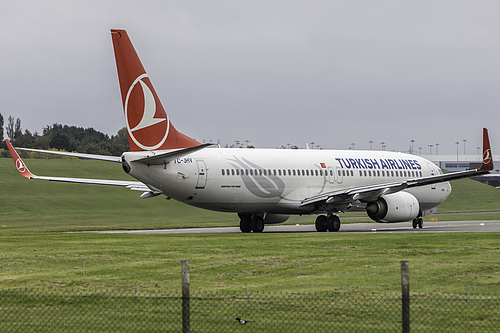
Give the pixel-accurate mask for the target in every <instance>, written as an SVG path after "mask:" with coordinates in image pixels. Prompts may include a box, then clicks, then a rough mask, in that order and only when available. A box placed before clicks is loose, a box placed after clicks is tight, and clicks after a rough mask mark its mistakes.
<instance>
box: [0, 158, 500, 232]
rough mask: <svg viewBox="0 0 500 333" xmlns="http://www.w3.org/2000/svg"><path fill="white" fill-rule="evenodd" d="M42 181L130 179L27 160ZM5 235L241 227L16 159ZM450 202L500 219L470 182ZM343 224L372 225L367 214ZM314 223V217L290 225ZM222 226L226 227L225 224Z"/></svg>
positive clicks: (2, 164) (99, 168) (490, 196)
mask: <svg viewBox="0 0 500 333" xmlns="http://www.w3.org/2000/svg"><path fill="white" fill-rule="evenodd" d="M26 163H27V164H28V167H29V168H30V170H31V171H32V172H34V173H35V174H39V175H58V176H67V177H83V178H102V179H127V178H128V177H129V176H128V175H126V174H125V173H124V172H123V170H122V169H121V166H120V165H119V164H118V163H109V162H101V161H90V160H76V159H70V160H68V159H59V160H45V159H27V160H26ZM0 174H1V177H0V221H1V222H0V223H1V224H0V228H1V229H0V230H2V231H3V232H7V231H20V230H24V231H29V232H32V231H78V230H103V229H146V228H148V229H158V228H186V227H204V226H236V225H238V223H237V216H236V215H235V214H230V213H219V212H211V211H207V210H202V209H198V208H195V207H191V206H188V205H185V204H181V203H179V202H176V201H173V200H169V201H167V200H165V199H164V197H163V196H159V197H155V198H150V199H139V195H140V192H137V191H130V190H127V189H124V188H119V187H109V186H99V185H82V184H67V183H56V182H47V181H36V180H31V181H29V180H26V179H25V178H24V177H22V176H21V175H19V174H18V172H17V170H16V169H15V167H14V163H13V161H12V160H11V159H7V158H0ZM452 185H453V191H452V194H451V195H450V197H449V198H448V199H447V200H446V201H445V202H444V203H443V204H441V205H440V206H439V207H438V212H439V213H441V212H442V213H449V212H464V211H476V212H480V211H497V213H492V214H482V215H477V216H474V215H466V216H456V217H455V216H439V219H440V220H449V219H476V220H477V219H499V218H500V214H499V213H498V211H499V210H500V191H499V190H498V189H495V188H493V187H491V186H488V185H484V184H481V183H478V182H475V181H472V180H469V179H464V180H458V181H454V182H453V184H452ZM346 215H358V216H359V215H363V216H362V217H360V218H358V219H354V220H351V219H346V220H344V221H343V222H344V223H350V222H360V221H361V222H369V221H371V220H370V219H368V218H367V217H366V215H365V214H362V213H355V214H346ZM295 221H300V222H301V223H312V222H313V221H314V216H308V217H302V218H296V219H293V220H292V222H291V223H295ZM221 222H222V223H221Z"/></svg>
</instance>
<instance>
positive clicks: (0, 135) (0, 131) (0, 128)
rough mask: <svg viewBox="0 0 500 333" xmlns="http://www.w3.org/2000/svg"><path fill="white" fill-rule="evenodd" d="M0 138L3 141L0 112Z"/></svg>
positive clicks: (0, 115)
mask: <svg viewBox="0 0 500 333" xmlns="http://www.w3.org/2000/svg"><path fill="white" fill-rule="evenodd" d="M0 140H2V142H3V116H2V114H1V113H0Z"/></svg>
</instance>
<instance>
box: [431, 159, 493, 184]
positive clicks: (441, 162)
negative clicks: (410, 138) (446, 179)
mask: <svg viewBox="0 0 500 333" xmlns="http://www.w3.org/2000/svg"><path fill="white" fill-rule="evenodd" d="M422 157H424V158H426V159H428V160H430V161H432V162H433V163H435V164H436V165H437V166H439V167H440V168H441V169H444V170H447V171H450V172H452V171H462V170H467V169H479V168H480V167H481V164H482V162H481V159H482V156H481V155H477V154H476V155H458V161H457V155H422ZM499 169H500V155H494V156H493V171H491V174H489V175H484V176H478V177H471V178H472V179H474V180H476V181H478V182H481V183H484V184H487V185H491V186H494V187H499V186H500V170H499Z"/></svg>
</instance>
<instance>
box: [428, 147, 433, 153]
mask: <svg viewBox="0 0 500 333" xmlns="http://www.w3.org/2000/svg"><path fill="white" fill-rule="evenodd" d="M428 146H429V155H432V147H434V145H428Z"/></svg>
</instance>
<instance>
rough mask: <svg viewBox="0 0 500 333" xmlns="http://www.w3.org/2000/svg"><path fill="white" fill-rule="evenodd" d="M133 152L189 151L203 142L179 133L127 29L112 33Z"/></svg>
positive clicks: (114, 30) (113, 30)
mask: <svg viewBox="0 0 500 333" xmlns="http://www.w3.org/2000/svg"><path fill="white" fill-rule="evenodd" d="M111 37H112V39H113V47H114V49H115V58H116V68H117V70H118V79H119V81H120V90H121V94H122V101H123V110H124V112H125V121H126V122H127V131H128V138H129V143H130V150H131V151H140V150H163V149H174V148H188V147H193V146H197V145H199V144H200V143H199V142H198V141H196V140H194V139H191V138H190V137H188V136H186V135H184V134H182V133H181V132H179V131H177V130H176V129H175V127H174V126H173V125H172V123H171V122H170V119H169V118H168V116H167V113H166V112H165V109H164V108H163V105H162V104H161V102H160V99H159V98H158V95H157V94H156V91H155V90H154V88H153V85H152V84H151V81H150V80H149V77H148V75H147V74H146V71H145V70H144V67H143V66H142V64H141V61H140V60H139V57H138V56H137V53H136V52H135V49H134V47H133V45H132V42H131V41H130V39H129V37H128V35H127V32H126V31H125V30H116V29H112V30H111Z"/></svg>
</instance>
